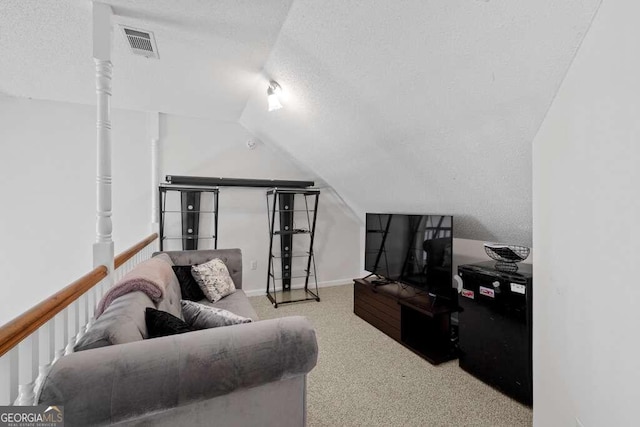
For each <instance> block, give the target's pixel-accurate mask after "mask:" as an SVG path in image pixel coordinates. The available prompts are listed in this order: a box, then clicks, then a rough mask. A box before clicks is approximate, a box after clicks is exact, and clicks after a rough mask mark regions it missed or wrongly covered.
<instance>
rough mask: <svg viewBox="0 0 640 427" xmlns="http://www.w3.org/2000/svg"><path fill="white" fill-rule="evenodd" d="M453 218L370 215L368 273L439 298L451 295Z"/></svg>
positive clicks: (366, 242) (443, 216) (367, 220)
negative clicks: (419, 289) (439, 296)
mask: <svg viewBox="0 0 640 427" xmlns="http://www.w3.org/2000/svg"><path fill="white" fill-rule="evenodd" d="M452 247H453V217H452V216H450V215H405V214H383V213H367V218H366V237H365V256H364V259H365V270H367V271H369V272H371V273H373V274H375V275H378V276H380V277H382V278H385V279H388V280H392V281H396V282H400V283H404V284H407V285H411V286H414V287H416V288H421V289H424V290H426V291H428V292H430V293H434V294H436V295H441V296H448V295H449V293H451V292H452V287H451V280H452V271H451V269H452V262H451V261H452Z"/></svg>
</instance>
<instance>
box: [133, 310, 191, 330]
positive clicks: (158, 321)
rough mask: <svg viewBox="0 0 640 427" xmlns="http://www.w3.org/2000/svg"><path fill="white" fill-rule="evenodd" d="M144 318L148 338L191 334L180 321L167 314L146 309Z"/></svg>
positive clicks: (186, 325)
mask: <svg viewBox="0 0 640 427" xmlns="http://www.w3.org/2000/svg"><path fill="white" fill-rule="evenodd" d="M144 318H145V321H146V324H147V330H148V331H149V338H158V337H166V336H169V335H176V334H183V333H185V332H191V328H190V327H189V325H188V324H187V322H185V321H184V320H182V319H179V318H177V317H176V316H173V315H171V314H170V313H167V312H166V311H160V310H156V309H155V308H151V307H147V309H146V310H145V312H144Z"/></svg>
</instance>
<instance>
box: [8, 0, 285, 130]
mask: <svg viewBox="0 0 640 427" xmlns="http://www.w3.org/2000/svg"><path fill="white" fill-rule="evenodd" d="M291 2H292V0H269V1H268V2H266V1H261V0H216V1H198V0H180V1H176V0H108V1H105V3H108V4H110V5H112V6H113V10H114V14H115V16H114V19H113V21H114V23H115V26H114V34H113V59H112V62H113V64H114V74H113V105H114V106H115V107H120V108H126V109H133V110H143V111H162V112H165V113H173V114H178V115H186V116H194V117H208V118H215V119H218V120H237V119H238V117H239V116H240V113H241V112H242V110H243V108H244V106H245V104H246V101H247V98H248V96H249V94H250V91H251V89H252V88H253V87H254V85H255V82H256V78H257V77H258V76H259V74H260V71H261V69H262V66H263V65H264V62H265V60H266V59H267V57H268V54H269V52H270V49H271V46H272V45H273V43H274V42H275V40H276V38H277V36H278V33H279V32H280V28H281V27H282V23H283V22H284V20H285V18H286V16H287V12H288V10H289V7H290V5H291ZM120 24H127V25H130V26H133V27H136V28H142V29H145V30H150V31H153V32H154V35H155V38H156V41H157V45H158V52H159V54H160V60H149V59H145V58H143V57H139V56H134V55H132V54H131V53H130V49H129V47H128V45H127V44H126V40H125V39H124V37H123V35H122V33H121V30H120V27H119V25H120ZM91 40H92V22H91V2H90V1H88V0H2V1H0V52H1V55H0V92H5V93H7V94H9V95H13V96H20V97H29V98H38V99H48V100H58V101H69V102H77V103H83V104H93V103H95V81H94V73H95V72H94V64H93V59H92V57H91Z"/></svg>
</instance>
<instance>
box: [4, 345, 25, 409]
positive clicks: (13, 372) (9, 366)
mask: <svg viewBox="0 0 640 427" xmlns="http://www.w3.org/2000/svg"><path fill="white" fill-rule="evenodd" d="M19 360H20V355H19V352H18V347H14V348H12V349H11V350H9V352H8V353H6V354H5V355H4V356H2V357H0V405H2V406H6V405H11V404H12V403H13V402H14V401H15V400H16V398H17V397H18V376H19Z"/></svg>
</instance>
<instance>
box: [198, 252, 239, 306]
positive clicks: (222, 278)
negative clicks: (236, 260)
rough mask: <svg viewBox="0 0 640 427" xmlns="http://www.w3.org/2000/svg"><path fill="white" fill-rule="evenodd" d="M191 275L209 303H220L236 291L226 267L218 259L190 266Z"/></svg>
mask: <svg viewBox="0 0 640 427" xmlns="http://www.w3.org/2000/svg"><path fill="white" fill-rule="evenodd" d="M191 274H192V275H193V278H194V279H196V282H198V285H199V286H200V289H202V292H203V293H204V296H205V297H206V298H207V299H208V300H209V301H211V302H216V301H220V300H221V299H222V298H224V297H226V296H227V295H231V294H232V293H234V292H235V291H236V286H235V285H234V284H233V280H232V279H231V276H230V275H229V270H227V266H226V265H224V262H223V261H222V260H221V259H219V258H214V259H212V260H211V261H208V262H205V263H204V264H200V265H193V266H191Z"/></svg>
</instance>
